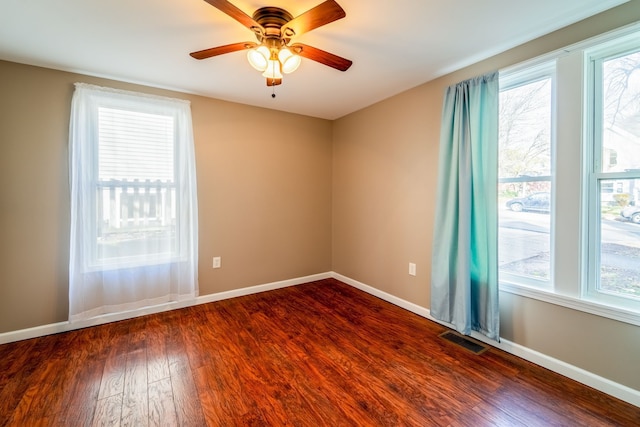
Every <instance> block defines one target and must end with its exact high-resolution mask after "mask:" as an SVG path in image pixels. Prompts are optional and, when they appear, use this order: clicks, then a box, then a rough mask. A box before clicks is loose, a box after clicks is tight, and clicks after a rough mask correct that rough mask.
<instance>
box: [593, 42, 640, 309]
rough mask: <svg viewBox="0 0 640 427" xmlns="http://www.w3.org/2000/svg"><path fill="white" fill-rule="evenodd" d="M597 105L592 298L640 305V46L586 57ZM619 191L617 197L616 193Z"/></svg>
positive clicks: (615, 46)
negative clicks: (639, 216) (639, 223)
mask: <svg viewBox="0 0 640 427" xmlns="http://www.w3.org/2000/svg"><path fill="white" fill-rule="evenodd" d="M587 61H588V64H587V65H588V67H589V76H590V85H591V90H592V97H591V99H593V103H592V105H591V106H590V108H591V114H592V117H593V119H592V120H593V125H592V127H591V132H590V135H589V137H590V138H589V139H590V144H589V145H590V146H591V149H592V152H591V154H592V161H591V162H590V164H589V165H588V166H589V176H588V189H589V191H588V193H589V194H588V198H589V202H588V203H589V205H588V217H589V224H590V227H589V234H588V246H589V247H591V248H593V250H592V251H591V252H590V253H589V254H588V256H589V265H590V266H591V268H590V270H589V271H588V277H589V281H588V292H587V294H588V296H589V297H590V298H593V299H595V300H601V301H605V302H608V303H612V304H616V305H622V306H633V305H634V301H638V302H640V230H639V229H638V228H640V227H639V225H638V222H640V218H638V215H640V214H637V216H636V217H635V218H638V220H636V221H635V223H634V220H633V218H634V213H635V212H640V208H636V204H637V205H638V206H640V41H638V38H637V35H635V37H633V38H631V37H623V38H620V39H615V40H613V41H611V42H607V43H604V44H602V45H599V46H595V47H594V48H592V49H590V50H588V51H587ZM614 188H615V191H614Z"/></svg>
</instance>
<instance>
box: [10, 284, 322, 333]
mask: <svg viewBox="0 0 640 427" xmlns="http://www.w3.org/2000/svg"><path fill="white" fill-rule="evenodd" d="M330 277H332V275H331V273H320V274H314V275H311V276H305V277H298V278H296V279H289V280H282V281H279V282H272V283H266V284H263V285H256V286H250V287H247V288H241V289H234V290H232V291H226V292H219V293H215V294H209V295H203V296H199V297H197V298H194V299H191V300H185V301H176V302H168V303H165V304H159V305H154V306H151V307H143V308H140V309H137V310H131V311H125V312H120V313H111V314H104V315H101V316H96V317H92V318H91V319H85V320H79V321H77V322H68V321H67V322H59V323H51V324H48V325H42V326H36V327H33V328H27V329H20V330H17V331H11V332H4V333H1V334H0V344H6V343H10V342H15V341H21V340H26V339H30V338H36V337H42V336H45V335H51V334H57V333H60V332H68V331H73V330H75V329H82V328H86V327H89V326H97V325H102V324H105V323H110V322H117V321H119V320H125V319H133V318H134V317H140V316H145V315H147V314H153V313H161V312H163V311H169V310H175V309H178V308H185V307H190V306H194V305H199V304H206V303H208V302H214V301H222V300H225V299H229V298H235V297H240V296H244V295H251V294H256V293H259V292H265V291H271V290H274V289H280V288H286V287H289V286H295V285H301V284H303V283H309V282H313V281H315V280H322V279H328V278H330Z"/></svg>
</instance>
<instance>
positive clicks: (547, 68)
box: [499, 59, 556, 290]
mask: <svg viewBox="0 0 640 427" xmlns="http://www.w3.org/2000/svg"><path fill="white" fill-rule="evenodd" d="M499 79H500V82H499V85H500V88H499V92H502V91H503V90H505V91H506V90H510V89H514V88H517V87H520V86H525V85H528V84H532V83H535V82H538V81H542V80H545V79H549V80H550V82H551V88H550V89H551V100H550V102H551V105H550V107H551V117H550V135H549V137H550V144H551V147H550V177H549V182H550V186H551V191H550V195H549V217H550V222H549V250H550V254H549V258H550V260H549V279H548V280H545V279H538V278H535V277H530V276H522V275H518V274H514V273H505V272H500V271H499V278H500V279H499V280H500V282H501V283H509V284H513V285H515V286H523V287H528V288H532V289H541V290H552V288H553V278H554V265H555V245H554V240H555V237H554V236H555V233H554V230H555V225H554V222H555V221H554V217H555V215H554V208H555V193H556V191H555V146H556V132H555V98H556V64H555V60H554V59H549V60H545V61H540V62H539V63H536V64H534V65H532V66H526V67H518V68H515V69H511V70H506V71H501V72H500V77H499ZM527 182H529V181H527Z"/></svg>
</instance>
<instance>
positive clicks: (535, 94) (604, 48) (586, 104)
mask: <svg viewBox="0 0 640 427" xmlns="http://www.w3.org/2000/svg"><path fill="white" fill-rule="evenodd" d="M499 120H500V141H499V170H498V172H499V182H498V195H499V217H498V222H499V242H498V251H499V255H498V262H499V268H500V269H499V274H500V277H499V279H500V286H501V290H503V291H506V292H512V293H516V294H520V295H526V296H529V297H532V298H538V299H541V300H544V301H548V302H552V303H556V304H560V305H565V306H568V307H571V308H575V309H579V310H583V311H587V312H590V313H594V314H598V315H603V316H607V317H611V318H614V319H617V320H621V321H625V322H630V323H633V324H637V325H640V25H634V26H629V27H627V28H624V29H621V30H619V32H618V33H609V34H606V35H603V36H601V37H600V38H596V39H593V40H587V41H584V42H582V43H579V44H577V45H574V46H569V47H567V48H564V49H562V50H560V51H558V52H553V53H551V54H549V55H546V56H545V57H542V58H536V59H534V60H532V61H530V62H529V63H527V64H520V65H518V66H515V67H512V68H511V69H509V70H505V71H503V72H501V74H500V118H499Z"/></svg>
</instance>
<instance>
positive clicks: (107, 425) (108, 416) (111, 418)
mask: <svg viewBox="0 0 640 427" xmlns="http://www.w3.org/2000/svg"><path fill="white" fill-rule="evenodd" d="M121 416H122V394H116V395H113V396H109V397H105V398H104V399H100V400H98V402H97V405H96V410H95V415H94V417H93V420H92V423H91V425H92V426H94V427H117V426H120V419H121Z"/></svg>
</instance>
